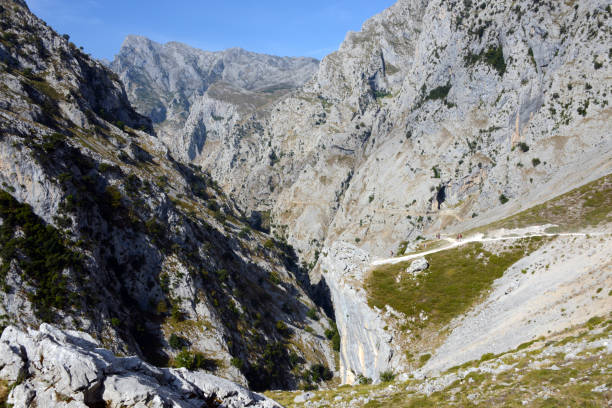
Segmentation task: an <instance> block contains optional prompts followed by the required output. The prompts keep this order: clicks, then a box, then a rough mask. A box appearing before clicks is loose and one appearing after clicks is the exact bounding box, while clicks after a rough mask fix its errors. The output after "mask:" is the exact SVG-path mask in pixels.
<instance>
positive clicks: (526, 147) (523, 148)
mask: <svg viewBox="0 0 612 408" xmlns="http://www.w3.org/2000/svg"><path fill="white" fill-rule="evenodd" d="M518 148H519V149H521V151H522V152H523V153H527V152H528V151H529V145H528V144H527V143H525V142H521V143H519V144H518Z"/></svg>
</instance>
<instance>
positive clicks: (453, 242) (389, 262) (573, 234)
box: [372, 232, 609, 266]
mask: <svg viewBox="0 0 612 408" xmlns="http://www.w3.org/2000/svg"><path fill="white" fill-rule="evenodd" d="M608 234H609V233H606V232H589V233H586V232H567V233H558V234H548V233H543V232H541V233H529V234H523V235H508V236H500V237H491V238H484V235H483V234H476V235H473V236H470V237H467V238H464V239H461V240H456V239H453V238H448V237H446V238H442V239H443V240H446V241H448V242H449V245H446V246H443V247H440V248H435V249H431V250H429V251H423V252H418V253H415V254H410V255H406V256H400V257H396V258H385V259H377V260H375V261H373V262H372V265H374V266H378V265H392V264H396V263H400V262H405V261H409V260H411V259H415V258H420V257H422V256H425V255H429V254H435V253H436V252H440V251H446V250H448V249H452V248H457V247H460V246H462V245H465V244H469V243H471V242H494V241H508V240H513V239H522V238H529V237H585V236H587V235H589V236H594V235H608Z"/></svg>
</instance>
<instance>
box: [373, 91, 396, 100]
mask: <svg viewBox="0 0 612 408" xmlns="http://www.w3.org/2000/svg"><path fill="white" fill-rule="evenodd" d="M372 94H373V95H374V99H382V98H388V97H390V96H392V95H391V93H389V92H387V91H372Z"/></svg>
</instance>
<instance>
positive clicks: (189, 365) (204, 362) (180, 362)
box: [174, 349, 217, 371]
mask: <svg viewBox="0 0 612 408" xmlns="http://www.w3.org/2000/svg"><path fill="white" fill-rule="evenodd" d="M174 366H175V367H177V368H186V369H188V370H189V371H195V370H203V369H206V370H209V371H214V370H215V368H216V366H217V363H216V362H215V361H213V360H210V359H207V358H206V356H205V355H204V354H202V353H200V352H199V351H195V352H193V351H189V350H187V349H183V350H181V352H180V353H178V354H177V355H176V357H175V358H174Z"/></svg>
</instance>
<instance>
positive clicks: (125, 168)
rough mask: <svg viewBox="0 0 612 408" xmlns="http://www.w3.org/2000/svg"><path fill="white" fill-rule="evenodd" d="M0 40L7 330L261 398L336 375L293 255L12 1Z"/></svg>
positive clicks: (101, 73) (0, 11) (105, 76)
mask: <svg viewBox="0 0 612 408" xmlns="http://www.w3.org/2000/svg"><path fill="white" fill-rule="evenodd" d="M0 28H1V29H2V34H1V38H0V129H2V130H1V133H0V185H1V187H0V189H1V191H0V259H1V266H0V278H1V279H0V280H1V281H2V286H1V287H0V316H1V321H0V324H2V326H5V325H9V324H11V325H16V326H19V327H21V328H25V327H30V326H38V325H39V324H40V323H41V322H53V323H54V324H56V325H58V326H60V327H64V328H71V329H79V330H82V331H85V332H87V333H89V334H90V335H91V336H93V337H94V338H95V339H97V340H98V341H99V342H100V343H101V344H102V345H104V346H105V347H107V348H109V349H111V350H112V351H113V352H115V353H117V354H120V355H124V354H127V353H131V354H133V353H136V354H138V355H139V356H141V357H143V358H145V359H146V360H148V361H149V362H152V363H154V364H157V365H161V366H165V365H170V364H173V365H175V366H185V367H188V368H190V369H204V370H206V371H209V372H212V373H215V374H217V375H220V376H223V377H226V378H229V379H231V380H233V381H236V382H239V383H242V384H247V383H248V384H249V385H250V386H251V387H253V388H256V389H262V388H268V387H295V386H296V385H297V384H298V382H299V381H303V377H304V378H306V379H308V378H309V377H308V376H302V375H301V374H302V372H304V371H307V370H308V369H309V367H310V366H311V365H313V364H320V365H322V366H326V367H332V368H333V365H334V361H333V354H332V350H331V344H330V342H329V341H328V340H327V339H326V338H325V336H324V331H325V329H326V328H328V324H327V323H326V322H324V321H323V320H319V317H320V314H319V312H318V311H317V308H316V306H315V304H314V302H313V301H312V299H311V298H310V290H311V288H310V286H309V284H308V280H307V279H306V278H305V272H304V271H303V270H301V269H300V268H299V267H298V266H297V258H296V256H295V254H294V253H293V250H292V249H291V248H290V247H289V246H288V245H287V244H286V243H284V242H281V241H278V240H274V239H272V238H271V237H270V236H267V235H266V234H263V233H260V232H257V231H253V230H251V229H250V228H249V227H248V225H247V224H246V223H245V222H244V217H243V215H242V214H241V213H240V212H239V211H238V210H237V209H236V208H235V206H234V204H233V202H232V201H231V200H230V199H228V198H227V197H226V196H225V195H224V194H223V192H222V191H221V189H220V188H219V187H218V186H217V184H216V183H215V182H214V181H213V180H212V179H211V178H210V176H209V175H208V174H206V173H205V172H202V171H201V170H200V169H199V168H198V167H197V166H193V165H191V166H187V165H184V164H181V163H179V162H177V161H176V160H174V159H173V157H172V154H171V152H170V151H169V150H168V148H167V147H166V146H165V145H164V144H163V143H162V142H161V141H160V140H159V138H157V137H155V135H154V134H152V133H150V131H151V122H150V120H148V119H147V118H145V117H143V116H141V115H139V114H138V113H136V112H135V111H134V109H132V107H131V106H130V104H129V102H128V100H127V97H126V93H125V91H124V89H123V87H122V84H121V82H120V80H119V78H118V77H117V76H116V75H115V74H113V73H112V72H111V71H110V70H109V69H107V68H105V67H104V66H103V65H102V64H101V63H99V62H96V61H95V60H93V59H91V58H90V57H89V56H88V55H86V54H84V53H83V51H81V50H79V49H78V48H77V47H76V46H75V45H74V44H73V43H71V42H69V40H68V38H67V37H61V36H59V35H58V34H57V33H55V32H54V31H53V30H52V29H51V28H49V27H48V26H47V25H46V24H45V23H44V22H42V21H41V20H39V19H38V18H37V17H35V16H34V15H33V14H31V13H30V11H29V10H28V8H27V6H26V5H25V3H23V2H21V1H11V0H1V1H0Z"/></svg>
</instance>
